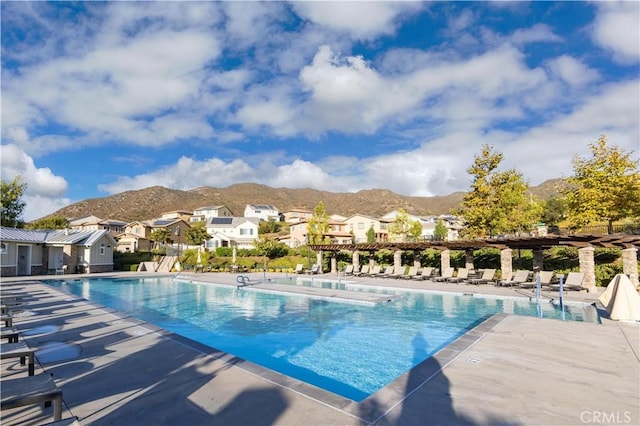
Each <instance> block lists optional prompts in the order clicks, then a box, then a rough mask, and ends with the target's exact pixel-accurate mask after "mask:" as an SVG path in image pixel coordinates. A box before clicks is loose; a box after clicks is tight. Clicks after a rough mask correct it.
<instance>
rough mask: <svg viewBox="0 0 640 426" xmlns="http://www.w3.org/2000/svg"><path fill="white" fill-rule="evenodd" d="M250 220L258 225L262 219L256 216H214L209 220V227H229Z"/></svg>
mask: <svg viewBox="0 0 640 426" xmlns="http://www.w3.org/2000/svg"><path fill="white" fill-rule="evenodd" d="M246 222H250V223H252V224H254V225H256V226H258V224H259V223H260V221H259V220H258V219H257V218H255V217H237V216H234V217H212V218H210V219H209V220H208V221H207V224H206V227H207V228H228V227H229V226H231V227H234V228H235V227H237V226H240V225H242V224H243V223H246Z"/></svg>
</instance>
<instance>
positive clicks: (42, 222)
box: [25, 215, 69, 229]
mask: <svg viewBox="0 0 640 426" xmlns="http://www.w3.org/2000/svg"><path fill="white" fill-rule="evenodd" d="M68 227H69V221H68V220H67V218H66V217H64V216H59V215H54V216H49V217H43V218H42V219H38V220H34V221H33V222H29V223H27V224H26V225H25V228H27V229H66V228H68Z"/></svg>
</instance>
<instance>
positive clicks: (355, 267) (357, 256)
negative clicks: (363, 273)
mask: <svg viewBox="0 0 640 426" xmlns="http://www.w3.org/2000/svg"><path fill="white" fill-rule="evenodd" d="M351 263H353V270H354V271H357V272H359V271H360V252H359V251H358V250H356V251H354V252H353V258H352V260H351Z"/></svg>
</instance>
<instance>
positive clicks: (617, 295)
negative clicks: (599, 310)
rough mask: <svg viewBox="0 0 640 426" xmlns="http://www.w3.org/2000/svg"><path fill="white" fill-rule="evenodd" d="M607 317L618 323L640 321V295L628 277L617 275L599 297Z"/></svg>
mask: <svg viewBox="0 0 640 426" xmlns="http://www.w3.org/2000/svg"><path fill="white" fill-rule="evenodd" d="M600 303H602V305H603V306H604V307H605V309H606V310H607V312H609V317H610V318H611V319H613V320H619V321H640V294H638V291H637V290H636V288H635V287H634V285H633V284H632V283H631V280H630V279H629V277H627V276H626V275H624V274H618V275H616V276H615V277H613V279H612V280H611V282H610V283H609V285H608V286H607V289H606V290H605V291H604V293H602V295H600Z"/></svg>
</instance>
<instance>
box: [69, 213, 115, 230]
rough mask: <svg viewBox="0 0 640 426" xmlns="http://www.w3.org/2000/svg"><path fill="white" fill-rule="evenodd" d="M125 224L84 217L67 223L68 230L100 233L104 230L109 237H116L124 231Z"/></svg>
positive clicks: (111, 220)
mask: <svg viewBox="0 0 640 426" xmlns="http://www.w3.org/2000/svg"><path fill="white" fill-rule="evenodd" d="M126 225H127V222H123V221H121V220H114V219H100V218H99V217H97V216H93V215H90V216H84V217H80V218H78V219H73V220H72V221H70V222H69V229H71V230H74V231H100V230H106V231H109V232H110V233H111V235H118V234H121V233H122V232H123V231H124V227H125V226H126Z"/></svg>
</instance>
